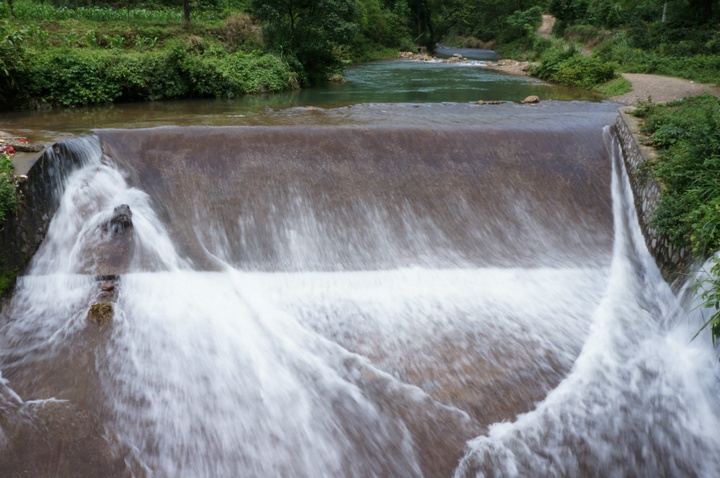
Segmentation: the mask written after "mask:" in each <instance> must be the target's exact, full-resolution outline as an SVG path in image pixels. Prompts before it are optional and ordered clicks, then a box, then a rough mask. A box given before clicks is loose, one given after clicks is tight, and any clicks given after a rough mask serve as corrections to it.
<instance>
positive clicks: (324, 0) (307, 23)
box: [252, 0, 362, 83]
mask: <svg viewBox="0 0 720 478" xmlns="http://www.w3.org/2000/svg"><path fill="white" fill-rule="evenodd" d="M252 13H253V14H254V15H255V16H256V17H257V18H259V19H261V20H262V21H263V24H264V25H263V26H264V31H265V37H266V40H267V41H268V43H269V44H270V46H271V47H273V48H275V49H276V50H278V51H280V53H281V54H283V55H286V54H289V55H290V56H291V57H292V58H288V59H289V60H290V61H291V62H292V60H293V59H296V60H297V62H299V64H300V65H301V66H302V70H303V72H301V73H304V74H305V78H304V79H305V80H306V82H309V83H314V82H316V81H318V80H321V79H324V78H327V76H328V74H329V73H331V72H333V71H336V70H338V69H339V68H340V67H341V62H340V60H339V58H338V56H337V54H336V51H337V49H339V48H340V47H344V46H348V45H350V44H351V43H352V41H353V39H354V38H355V35H356V34H357V27H358V25H359V24H360V22H361V21H362V19H361V14H360V7H359V5H358V3H357V0H252Z"/></svg>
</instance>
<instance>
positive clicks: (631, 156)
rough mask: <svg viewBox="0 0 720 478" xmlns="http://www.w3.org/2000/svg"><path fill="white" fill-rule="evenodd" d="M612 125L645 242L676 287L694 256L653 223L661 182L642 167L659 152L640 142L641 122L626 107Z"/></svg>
mask: <svg viewBox="0 0 720 478" xmlns="http://www.w3.org/2000/svg"><path fill="white" fill-rule="evenodd" d="M612 129H613V133H614V134H615V136H616V138H617V139H618V141H619V142H620V146H621V148H622V152H623V159H624V162H625V167H626V168H627V172H628V176H629V177H630V185H631V187H632V190H633V194H634V196H635V209H636V210H637V214H638V220H639V222H640V229H641V230H642V233H643V236H644V237H645V243H646V244H647V247H648V250H649V251H650V254H652V256H653V257H654V258H655V262H656V263H657V265H658V267H659V268H660V271H661V272H662V274H663V277H665V280H666V281H667V282H668V283H669V284H671V285H672V286H673V288H677V287H679V286H680V285H682V283H683V282H684V281H685V278H686V277H687V273H688V271H689V270H690V267H691V266H692V263H693V259H692V255H691V254H690V252H689V251H687V250H686V249H678V248H676V247H675V246H673V245H672V244H670V243H669V241H668V239H667V238H666V237H664V236H662V235H660V234H659V233H658V232H657V230H656V229H655V228H654V227H652V226H651V225H650V221H651V219H652V216H653V213H654V212H655V208H656V206H657V203H658V199H659V197H660V191H661V186H660V184H658V182H657V181H656V180H655V179H654V178H653V177H652V176H651V175H650V174H649V173H648V172H647V171H646V170H644V169H643V167H642V164H643V163H644V162H645V161H652V160H653V158H654V157H655V156H656V153H655V152H654V151H653V150H652V149H650V148H648V147H645V146H643V145H641V144H640V143H639V142H638V140H637V138H638V134H639V122H638V120H637V118H635V117H633V116H630V115H628V114H627V110H626V109H625V108H623V109H621V110H620V114H619V115H618V118H617V120H616V121H615V124H614V125H613V128H612Z"/></svg>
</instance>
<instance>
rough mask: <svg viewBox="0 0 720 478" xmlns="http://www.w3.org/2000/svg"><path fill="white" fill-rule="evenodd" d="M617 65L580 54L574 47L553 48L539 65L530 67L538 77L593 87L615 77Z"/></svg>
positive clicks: (582, 86) (566, 83)
mask: <svg viewBox="0 0 720 478" xmlns="http://www.w3.org/2000/svg"><path fill="white" fill-rule="evenodd" d="M616 67H617V65H616V64H615V63H612V62H604V61H603V60H602V59H600V58H598V57H586V56H582V55H581V54H580V53H579V52H578V51H577V50H576V49H575V48H574V47H571V48H554V49H551V50H549V51H548V52H547V53H546V54H545V56H544V57H543V59H542V61H541V62H540V65H538V66H536V67H534V68H532V69H531V74H533V75H534V76H537V77H538V78H541V79H544V80H548V81H553V82H555V83H561V84H564V85H571V86H579V87H581V88H588V89H589V88H595V87H597V86H599V85H601V84H603V83H606V82H608V81H610V80H612V79H614V78H615V76H616V75H615V69H616Z"/></svg>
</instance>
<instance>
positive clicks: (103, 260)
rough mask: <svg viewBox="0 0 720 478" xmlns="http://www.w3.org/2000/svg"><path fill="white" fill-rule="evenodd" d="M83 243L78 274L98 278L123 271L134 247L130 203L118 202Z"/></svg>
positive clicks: (130, 258)
mask: <svg viewBox="0 0 720 478" xmlns="http://www.w3.org/2000/svg"><path fill="white" fill-rule="evenodd" d="M83 242H84V247H83V254H82V256H83V258H82V265H81V267H80V271H79V272H80V273H82V274H93V275H96V276H101V277H106V276H112V277H114V276H118V275H121V274H124V273H126V272H127V270H128V267H129V266H130V262H131V261H132V257H133V253H134V250H135V234H134V233H133V222H132V211H131V210H130V206H128V205H127V204H121V205H119V206H117V207H115V209H114V210H113V215H112V217H111V218H110V219H109V220H108V221H106V222H104V223H103V224H101V225H100V226H99V227H98V228H97V229H96V230H95V232H94V233H92V234H91V235H88V236H87V237H86V238H85V239H84V240H83Z"/></svg>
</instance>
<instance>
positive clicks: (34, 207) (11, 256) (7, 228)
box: [0, 143, 79, 308]
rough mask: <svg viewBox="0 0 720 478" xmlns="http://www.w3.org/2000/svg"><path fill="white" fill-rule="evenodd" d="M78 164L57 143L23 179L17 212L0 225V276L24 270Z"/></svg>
mask: <svg viewBox="0 0 720 478" xmlns="http://www.w3.org/2000/svg"><path fill="white" fill-rule="evenodd" d="M78 164H79V160H78V158H77V157H76V155H75V154H74V153H73V152H72V151H71V150H69V149H68V148H67V147H66V146H65V145H64V144H63V143H57V144H55V145H54V146H53V147H52V148H49V149H47V150H46V151H45V152H44V153H43V155H42V156H41V157H40V158H39V159H38V160H37V161H36V162H35V164H34V165H33V166H32V168H30V170H29V171H28V174H27V178H24V177H23V178H22V183H21V185H20V190H21V193H22V205H21V207H20V210H19V211H18V212H17V214H16V215H14V216H11V217H8V218H7V219H6V221H5V222H4V223H2V224H0V274H2V275H7V274H10V275H13V274H21V273H22V272H23V270H24V269H25V268H26V267H27V265H28V263H29V262H30V259H31V258H32V256H33V254H35V251H37V249H38V247H40V243H41V242H42V241H43V239H44V238H45V234H46V233H47V230H48V226H49V225H50V220H51V219H52V217H53V216H54V215H55V211H56V210H57V208H58V206H59V203H60V197H59V193H60V191H61V189H62V182H63V178H64V177H66V176H67V174H68V173H69V172H70V171H71V170H72V169H74V168H75V167H76V166H77V165H78ZM6 292H8V291H6ZM0 308H1V304H0Z"/></svg>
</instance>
